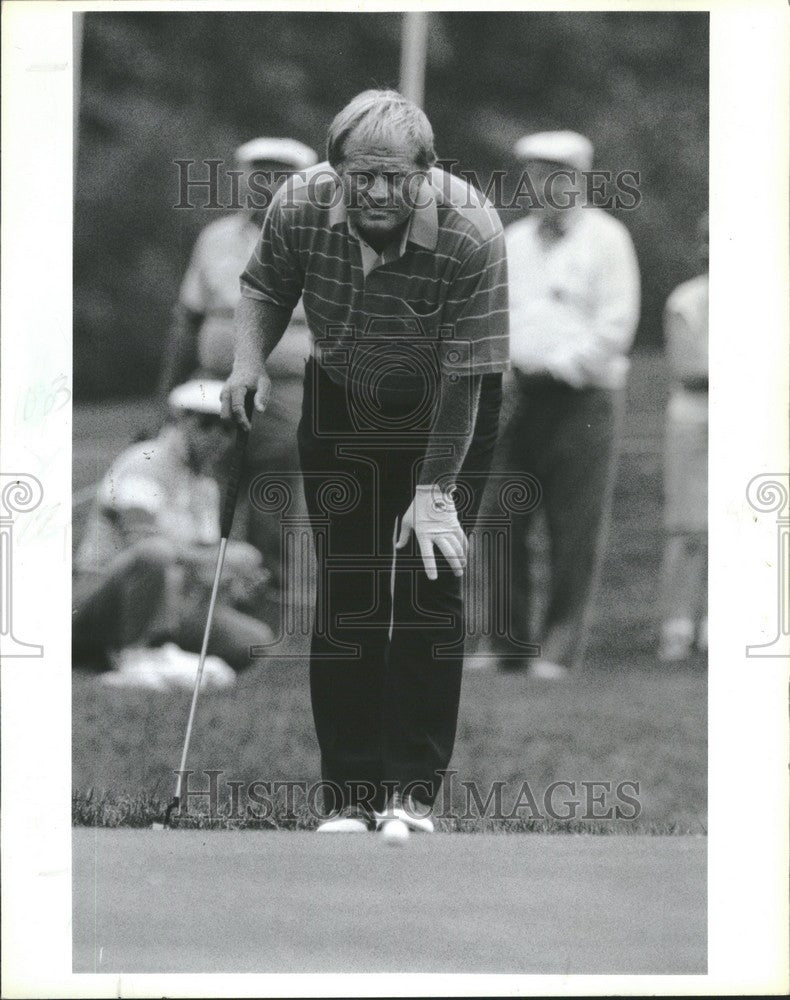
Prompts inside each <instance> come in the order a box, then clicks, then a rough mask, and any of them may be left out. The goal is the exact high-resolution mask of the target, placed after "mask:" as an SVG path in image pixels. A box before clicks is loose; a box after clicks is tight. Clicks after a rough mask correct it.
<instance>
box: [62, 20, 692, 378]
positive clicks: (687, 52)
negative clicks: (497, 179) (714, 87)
mask: <svg viewBox="0 0 790 1000" xmlns="http://www.w3.org/2000/svg"><path fill="white" fill-rule="evenodd" d="M400 27H401V17H400V15H399V14H397V13H382V14H378V13H375V14H374V13H364V14H353V13H338V14H334V13H332V14H327V13H320V14H313V13H309V14H308V13H287V12H272V13H195V12H184V13H161V14H160V13H151V12H148V13H139V14H137V13H134V14H133V13H113V12H107V11H105V12H100V13H99V12H97V13H91V14H88V15H86V17H85V21H84V39H83V70H82V90H81V107H80V149H79V158H78V170H77V183H76V204H75V219H74V380H75V391H76V394H77V395H78V397H81V398H102V397H112V396H120V395H140V394H149V393H150V392H151V391H152V387H153V386H154V385H155V382H156V377H157V372H158V370H159V364H160V356H161V351H162V348H163V342H164V336H165V332H166V330H167V327H168V323H169V318H170V310H171V308H172V305H173V302H174V301H175V297H176V293H177V289H178V285H179V282H180V280H181V276H182V274H183V271H184V267H185V265H186V261H187V257H188V255H189V251H190V248H191V246H192V244H193V242H194V239H195V237H196V235H197V233H198V232H199V230H200V229H201V228H202V227H203V226H204V225H205V224H206V223H207V222H208V221H210V219H211V218H215V217H216V211H212V210H208V209H205V208H195V209H194V210H189V209H176V208H174V206H175V205H176V204H177V203H178V200H179V187H178V177H179V174H178V168H177V167H176V165H175V161H176V160H178V159H182V160H194V161H202V160H206V159H212V158H213V159H221V160H223V161H225V162H226V163H227V165H228V168H229V169H230V167H231V166H232V151H233V149H234V148H235V147H236V146H237V145H238V144H239V143H240V142H242V141H244V140H245V139H248V138H251V137H252V136H255V135H265V134H269V135H289V136H293V137H295V138H298V139H301V140H302V141H304V142H307V143H308V144H309V145H312V146H313V147H315V148H317V149H319V150H320V149H323V144H324V136H325V131H326V127H327V125H328V123H329V121H330V120H331V118H332V116H333V115H334V114H335V112H336V111H337V109H338V108H340V107H341V106H342V105H343V104H344V103H346V101H347V100H348V99H349V98H350V97H351V96H353V94H355V93H356V92H358V91H360V90H363V89H364V88H366V87H371V86H397V81H398V61H399V54H400V53H399V47H400ZM425 93H426V98H425V105H426V111H427V113H428V115H429V117H430V119H431V121H432V123H433V125H434V128H435V130H436V138H437V149H438V152H439V155H440V157H442V158H444V159H455V160H458V161H460V168H461V169H464V170H474V171H475V172H476V173H477V175H478V177H480V179H481V181H483V183H485V181H486V179H487V178H488V177H490V176H491V174H492V172H493V171H495V170H501V169H508V170H510V171H515V172H516V173H517V172H518V171H517V168H516V166H515V164H514V163H513V161H512V160H511V150H512V146H513V143H514V141H515V139H516V138H518V136H520V135H522V134H524V133H525V132H528V131H532V130H536V129H544V128H571V129H575V130H578V131H581V132H584V133H585V134H587V135H589V136H590V138H591V139H592V140H593V142H594V143H595V146H596V165H598V166H600V167H602V168H604V169H611V170H615V171H616V170H620V169H631V170H637V171H639V172H640V174H641V184H640V188H641V193H642V201H641V203H640V205H639V207H638V209H636V210H634V211H630V212H622V213H621V218H623V220H624V221H625V222H626V224H627V225H628V226H629V228H630V230H631V232H632V234H633V237H634V241H635V243H636V247H637V252H638V254H639V258H640V263H641V269H642V279H643V312H642V323H641V326H640V331H639V334H638V338H637V345H639V346H642V347H650V346H657V345H658V344H660V341H661V310H662V306H663V302H664V301H665V299H666V297H667V295H668V293H669V291H670V290H671V289H672V288H673V287H674V286H675V285H676V284H678V283H679V282H680V281H681V280H683V279H684V278H687V277H689V276H690V275H692V274H693V273H694V269H695V264H694V232H693V230H694V224H695V219H696V218H697V217H698V216H699V214H700V211H701V210H702V209H703V208H704V207H705V206H706V204H707V177H708V17H707V15H706V14H697V13H688V12H684V13H680V12H671V13H644V12H634V13H584V14H564V13H553V12H552V13H525V12H508V13H502V12H498V13H479V12H470V13H465V12H449V13H433V14H432V15H431V30H430V38H429V44H428V73H427V79H426V90H425ZM206 173H207V169H206V168H205V167H204V166H202V165H201V164H200V163H197V164H196V166H195V167H194V168H193V174H192V176H203V177H205V176H206ZM224 192H225V197H224V199H223V200H229V198H230V186H229V183H228V185H227V186H226V187H225V188H224ZM192 200H193V202H194V204H195V205H197V206H202V205H204V203H205V197H204V196H203V194H202V193H201V192H200V191H196V192H194V193H193V199H192ZM502 217H503V222H504V223H505V224H507V223H508V222H510V221H512V220H513V219H514V218H515V217H516V214H515V212H514V211H511V210H505V211H503V212H502Z"/></svg>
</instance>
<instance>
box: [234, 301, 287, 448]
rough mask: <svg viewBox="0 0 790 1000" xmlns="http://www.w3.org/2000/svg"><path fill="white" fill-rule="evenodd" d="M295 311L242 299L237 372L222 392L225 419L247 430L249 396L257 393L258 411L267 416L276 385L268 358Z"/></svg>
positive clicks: (240, 304) (238, 314) (237, 340)
mask: <svg viewBox="0 0 790 1000" xmlns="http://www.w3.org/2000/svg"><path fill="white" fill-rule="evenodd" d="M291 312H292V310H291V309H287V308H284V307H283V306H276V305H274V304H273V303H272V302H266V301H264V300H262V299H253V298H248V297H247V296H242V298H241V301H240V302H239V305H238V307H237V308H236V355H235V357H234V360H233V370H232V371H231V373H230V375H229V376H228V380H227V382H226V383H225V385H224V386H223V389H222V396H221V399H222V418H223V419H224V420H230V419H233V420H235V421H236V423H238V424H240V425H241V426H242V427H243V428H244V429H245V430H249V429H250V422H249V420H248V419H247V414H246V412H245V410H244V400H245V398H246V396H247V393H248V392H250V391H254V392H255V409H256V410H258V412H259V413H263V411H264V410H265V409H266V406H267V404H268V402H269V396H270V395H271V390H272V383H271V379H270V378H269V376H268V374H267V372H266V359H267V358H268V357H269V355H270V354H271V353H272V351H273V350H274V349H275V347H276V346H277V345H278V344H279V343H280V340H281V339H282V335H283V334H284V333H285V329H286V327H287V326H288V320H289V319H290V318H291Z"/></svg>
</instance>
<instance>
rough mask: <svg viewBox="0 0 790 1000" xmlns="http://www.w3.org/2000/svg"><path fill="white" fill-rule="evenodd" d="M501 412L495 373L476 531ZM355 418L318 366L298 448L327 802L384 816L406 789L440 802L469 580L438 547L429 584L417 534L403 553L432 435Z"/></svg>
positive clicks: (478, 477)
mask: <svg viewBox="0 0 790 1000" xmlns="http://www.w3.org/2000/svg"><path fill="white" fill-rule="evenodd" d="M500 403H501V376H500V375H487V376H484V377H483V388H482V392H481V401H480V406H479V408H478V413H477V419H476V423H475V431H474V437H473V442H472V445H471V447H470V449H469V451H468V453H467V456H466V459H465V461H464V465H463V468H462V471H461V475H460V476H459V480H460V481H463V478H464V474H465V473H467V472H468V473H474V475H472V476H471V480H470V481H471V482H472V487H471V490H470V491H469V493H468V494H467V501H468V502H467V503H466V505H465V510H464V524H465V526H466V527H467V528H468V526H469V525H470V524H471V523H472V521H473V519H474V517H475V516H476V513H477V510H478V508H479V504H480V499H481V494H482V488H481V487H482V484H483V482H484V479H485V476H486V474H487V473H488V470H489V468H490V464H491V460H492V458H493V451H494V445H495V443H496V435H497V429H498V417H499V407H500ZM407 409H408V407H407ZM352 410H353V403H349V400H348V391H347V389H346V388H345V387H344V386H340V385H337V384H336V383H335V382H333V381H332V380H331V379H330V378H328V377H327V376H326V375H325V374H324V373H323V372H322V371H321V369H320V368H318V366H315V365H314V363H313V362H310V363H309V364H308V366H307V371H306V377H305V393H304V405H303V412H302V420H301V423H300V425H299V435H298V439H299V454H300V459H301V463H302V472H303V477H304V487H305V499H306V501H307V509H308V514H309V516H310V521H311V527H312V530H313V537H314V541H315V546H316V556H317V564H318V577H317V595H316V613H315V622H314V627H313V637H312V645H311V660H310V691H311V698H312V706H313V717H314V720H315V727H316V734H317V737H318V743H319V747H320V750H321V768H322V776H323V779H324V781H326V782H331V783H332V790H331V792H330V793H329V794H325V796H324V804H325V807H326V808H327V809H331V808H334V807H338V806H342V805H352V804H360V803H361V804H363V805H369V806H371V807H372V808H374V809H382V808H383V807H384V804H385V801H386V798H387V797H388V795H389V794H390V793H391V792H392V791H393V790H395V789H396V788H399V789H400V790H401V791H402V792H404V793H406V794H413V795H414V797H415V799H417V800H419V801H421V802H424V803H426V804H431V803H432V802H433V800H434V798H435V797H436V794H437V792H438V789H439V786H440V784H441V780H442V775H441V772H442V771H443V770H444V769H446V768H447V767H448V765H449V762H450V757H451V755H452V750H453V743H454V740H455V730H456V722H457V716H458V704H459V700H460V691H461V672H462V664H463V600H462V581H461V579H460V578H458V577H455V576H453V574H452V572H451V571H450V569H449V567H448V565H447V563H446V561H445V560H444V558H443V557H442V556H441V555H440V554H439V553H438V551H437V553H436V559H437V566H438V571H439V577H438V579H437V580H435V581H430V580H428V578H427V577H426V575H425V572H424V570H423V567H422V561H421V559H420V557H419V550H418V548H417V546H416V544H415V540H414V537H413V536H412V539H411V541H410V543H409V545H408V546H407V547H406V548H404V549H401V550H399V551H398V552H397V553H396V552H395V550H394V541H395V538H396V532H397V531H398V530H399V527H400V519H401V518H402V516H403V514H404V513H405V511H406V510H407V508H408V506H409V504H410V503H411V501H412V499H413V496H414V488H415V485H416V482H417V476H418V473H419V462H420V460H421V458H422V457H423V455H424V453H425V447H426V443H427V435H426V434H425V433H419V432H418V431H414V432H412V431H411V430H410V429H409V427H408V421H405V422H404V420H403V419H401V417H402V413H401V412H399V413H398V414H393V422H392V423H391V424H390V426H389V428H388V427H387V426H386V424H387V421H386V420H384V421H382V424H383V425H384V426H383V428H382V429H379V430H376V431H371V430H370V429H369V428H368V429H365V430H363V431H361V432H360V429H359V424H358V423H357V424H355V418H354V413H353V412H352ZM418 427H419V425H418ZM392 428H397V430H393V429H392ZM393 595H394V600H393ZM335 789H337V790H338V791H335ZM327 790H328V791H329V789H327Z"/></svg>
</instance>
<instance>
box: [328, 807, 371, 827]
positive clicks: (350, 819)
mask: <svg viewBox="0 0 790 1000" xmlns="http://www.w3.org/2000/svg"><path fill="white" fill-rule="evenodd" d="M375 828H376V820H375V817H374V816H373V815H372V814H371V813H369V812H368V811H367V810H366V809H363V808H362V807H361V806H345V807H344V808H343V809H341V810H340V811H339V812H336V813H332V815H331V816H328V817H327V818H326V819H325V820H322V821H321V822H320V823H319V824H318V828H317V832H318V833H368V831H369V830H374V829H375Z"/></svg>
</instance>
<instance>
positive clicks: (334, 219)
mask: <svg viewBox="0 0 790 1000" xmlns="http://www.w3.org/2000/svg"><path fill="white" fill-rule="evenodd" d="M241 290H242V294H243V295H245V296H248V297H250V298H254V299H259V300H261V301H265V302H271V303H273V304H274V305H277V306H281V307H283V308H286V309H293V307H294V306H295V305H296V303H297V301H298V300H299V297H300V295H301V296H302V301H303V304H304V310H305V315H306V317H307V322H308V325H309V327H310V330H311V333H312V335H313V341H314V344H313V353H314V356H315V358H316V360H317V361H318V363H319V364H320V365H321V367H322V368H323V369H324V370H325V371H326V372H327V374H329V375H330V376H331V377H332V378H333V379H334V380H335V381H337V382H342V381H343V380H344V379H347V378H349V377H351V378H354V370H353V369H354V366H355V364H356V363H357V360H358V359H359V358H360V357H365V358H366V359H367V360H366V361H365V364H367V365H369V364H370V357H371V353H370V352H371V351H372V352H373V354H374V355H375V359H376V360H375V361H374V366H375V365H378V366H379V367H382V366H383V367H384V368H386V367H387V365H389V366H390V368H392V369H398V370H400V371H403V372H406V373H408V372H410V371H411V372H412V373H413V372H414V370H415V364H416V367H417V368H419V366H420V364H421V363H422V362H421V361H420V358H421V357H422V358H423V359H424V360H425V363H426V364H430V363H432V361H433V360H435V362H436V363H437V364H438V365H439V366H440V368H441V370H442V371H443V372H444V373H446V374H453V373H457V374H463V375H471V374H486V373H491V372H501V371H504V370H506V369H507V367H508V288H507V259H506V255H505V244H504V238H503V234H502V225H501V223H500V221H499V217H498V216H497V214H496V211H495V210H494V208H493V206H492V205H491V204H490V203H489V202H488V201H487V200H486V199H485V198H484V197H483V195H482V194H480V193H479V192H478V191H477V190H476V189H475V188H473V187H472V186H471V185H470V184H468V183H467V182H466V181H463V180H461V179H460V178H458V177H455V176H453V175H452V174H450V173H448V172H446V171H444V170H440V169H438V168H433V169H431V170H430V171H429V172H428V174H427V175H426V178H425V179H424V180H423V182H422V184H421V186H420V187H419V190H418V192H417V194H416V197H415V207H414V209H413V210H412V214H411V218H410V220H409V224H408V226H407V228H406V230H405V231H404V233H403V236H402V239H401V241H400V245H399V246H393V247H392V248H388V249H387V250H385V252H384V253H383V254H378V253H377V252H376V251H375V250H373V249H372V248H371V247H370V246H368V244H366V243H365V242H364V241H363V240H362V239H360V237H359V236H358V235H357V234H356V233H355V231H354V230H353V227H351V226H350V224H349V219H348V215H347V212H346V206H345V204H344V201H343V192H342V187H341V185H340V179H339V178H338V176H337V174H336V173H335V172H334V170H333V169H332V168H331V167H330V166H329V164H328V163H321V164H318V165H317V166H316V167H313V168H311V169H310V170H308V171H305V172H304V173H302V174H301V175H300V176H299V177H298V178H296V177H293V178H291V179H290V180H289V181H288V182H287V183H286V184H284V185H283V186H282V187H281V188H280V190H279V191H278V192H277V194H276V195H275V197H274V199H273V201H272V204H271V206H270V208H269V211H268V213H267V215H266V219H265V221H264V223H263V227H262V229H261V234H260V237H259V239H258V242H257V244H256V247H255V250H254V251H253V254H252V257H251V259H250V262H249V264H248V265H247V268H246V270H245V271H244V273H243V274H242V276H241ZM415 359H416V360H415ZM408 377H409V376H408V374H407V375H406V378H407V380H408Z"/></svg>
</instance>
